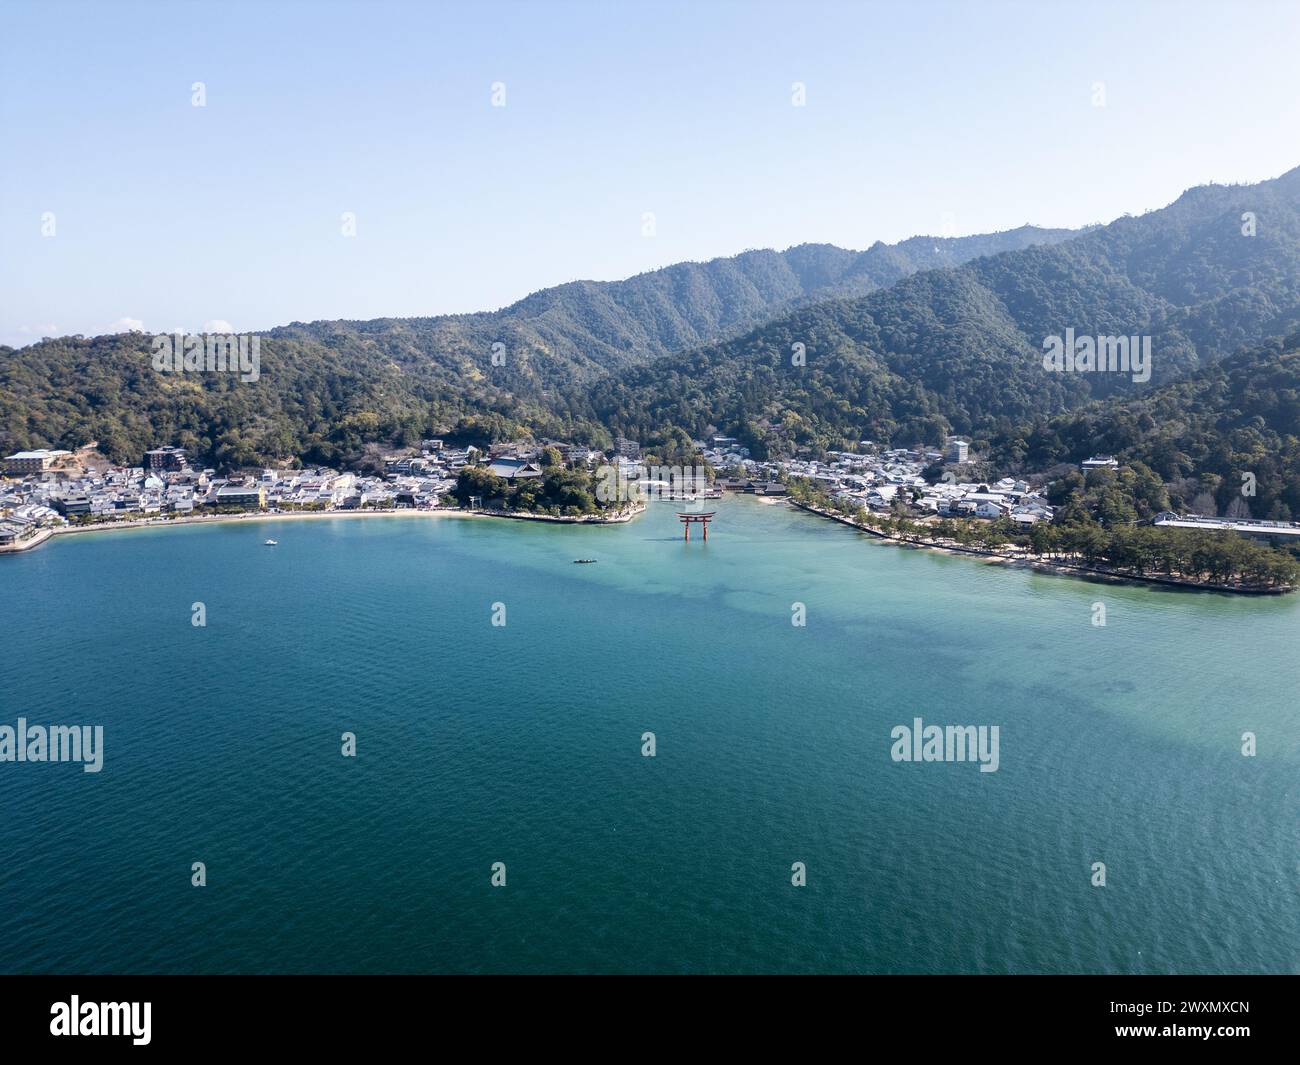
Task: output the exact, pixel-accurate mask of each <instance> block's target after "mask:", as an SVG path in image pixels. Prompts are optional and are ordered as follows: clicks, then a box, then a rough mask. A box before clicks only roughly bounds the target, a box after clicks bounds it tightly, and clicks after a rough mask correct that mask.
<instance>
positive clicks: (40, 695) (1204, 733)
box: [0, 498, 1300, 973]
mask: <svg viewBox="0 0 1300 1065" xmlns="http://www.w3.org/2000/svg"><path fill="white" fill-rule="evenodd" d="M717 509H718V511H719V514H718V518H717V521H716V523H715V525H714V529H713V531H712V533H711V534H710V535H711V539H710V542H709V543H708V544H707V545H705V544H702V543H699V542H698V541H695V542H692V543H691V544H689V545H686V544H683V543H682V542H681V541H680V539H679V531H678V527H677V525H676V523H675V520H674V518H673V510H674V508H673V507H671V506H669V505H666V504H653V505H652V506H651V509H650V510H649V511H648V512H647V513H646V514H645V515H644V516H643V517H641V518H639V519H638V520H636V521H635V522H633V523H631V524H629V525H626V526H620V527H613V528H563V527H551V526H544V525H538V524H533V523H523V522H505V521H489V520H464V519H457V518H450V517H443V518H427V517H394V518H381V517H368V518H364V519H334V520H311V521H285V522H278V523H242V524H235V525H218V526H190V527H184V528H173V529H161V530H145V531H122V532H107V533H93V534H87V535H79V536H68V537H59V538H56V540H55V541H54V542H52V543H50V544H47V545H45V546H43V547H41V548H39V549H37V550H35V551H32V552H28V553H26V554H24V555H21V556H18V557H12V558H3V559H0V632H2V633H3V646H4V654H3V657H2V658H0V724H10V725H13V724H14V723H15V722H16V720H17V718H18V717H19V716H25V717H26V718H27V719H28V720H29V721H31V722H33V723H58V724H82V723H84V724H102V725H103V726H104V730H105V761H104V768H103V771H102V772H100V773H98V774H88V773H83V772H82V771H81V769H80V768H79V767H77V766H75V765H66V764H57V765H51V764H15V763H0V970H3V971H6V972H13V971H18V972H29V971H41V972H46V971H55V972H64V971H77V972H83V971H85V972H100V971H104V972H134V971H163V972H194V971H199V972H271V971H276V972H279V971H287V972H426V971H431V972H447V971H451V972H498V971H506V972H520V971H526V972H534V971H545V972H552V971H562V972H569V971H580V972H587V971H598V972H646V971H650V972H718V971H721V972H809V971H812V972H994V973H1001V972H1133V973H1141V972H1157V973H1162V972H1300V789H1298V786H1297V785H1298V782H1300V710H1298V709H1297V679H1300V662H1298V660H1297V654H1296V651H1297V646H1298V641H1297V637H1298V636H1300V598H1297V597H1287V598H1281V599H1272V598H1267V599H1248V598H1233V597H1227V596H1219V595H1206V594H1196V593H1186V592H1174V591H1161V590H1152V589H1147V588H1139V587H1128V586H1109V585H1099V584H1090V583H1085V582H1082V581H1077V580H1072V579H1068V578H1060V577H1054V576H1049V575H1043V574H1034V573H1028V572H1024V571H1017V570H1006V569H1003V568H1000V567H995V566H989V565H984V564H982V563H979V562H976V561H972V560H970V559H966V558H950V557H945V556H941V555H937V554H934V553H931V552H920V551H911V550H904V549H899V548H894V547H890V546H887V545H882V544H878V543H874V542H872V541H870V540H869V539H867V538H866V537H864V536H862V535H861V534H858V533H855V532H854V531H852V530H850V529H847V528H845V527H843V526H839V525H835V524H833V523H830V522H826V521H823V520H821V519H817V518H815V517H812V516H809V515H806V514H803V513H799V512H795V511H791V510H789V509H786V508H785V507H781V506H772V505H766V504H763V503H760V502H757V501H755V500H751V499H731V498H729V499H727V500H725V501H723V502H722V503H721V504H720V505H719V506H718V507H717ZM268 536H274V537H275V538H276V539H278V540H279V546H278V547H275V548H269V547H265V546H263V544H262V541H263V540H264V539H265V538H266V537H268ZM579 557H596V558H598V559H599V560H600V561H599V562H598V564H596V565H594V566H574V565H573V564H572V560H573V559H574V558H579ZM195 602H202V603H204V604H205V607H206V611H207V624H206V626H205V627H201V628H200V627H195V626H193V625H192V624H191V605H192V604H193V603H195ZM796 602H799V603H803V604H804V605H805V608H806V611H807V625H806V626H805V627H796V626H793V625H791V621H790V619H791V609H792V604H793V603H796ZM1097 602H1101V603H1103V604H1105V606H1106V608H1107V624H1106V626H1105V627H1097V626H1094V625H1093V624H1092V616H1093V604H1095V603H1097ZM494 603H503V604H505V608H506V625H505V626H504V627H494V626H493V625H492V624H491V617H492V611H493V604H494ZM917 716H919V717H922V718H923V719H924V720H925V721H926V722H927V723H936V724H977V725H978V724H987V725H994V724H996V725H998V726H999V729H1000V767H999V769H998V771H997V772H995V773H980V772H979V771H978V768H977V766H976V765H974V764H969V763H965V764H950V763H921V764H904V763H895V762H893V761H892V760H891V759H890V756H889V752H890V747H891V740H890V730H891V729H892V728H893V727H894V726H895V725H898V724H910V723H911V722H912V719H913V718H914V717H917ZM344 731H352V732H354V733H355V734H356V736H357V745H358V756H357V757H356V758H355V759H347V758H344V757H342V756H341V754H340V736H341V734H342V733H343V732H344ZM646 731H652V732H654V733H655V737H656V744H657V754H656V756H655V757H654V758H646V757H643V756H642V754H641V747H642V740H641V737H642V734H643V733H644V732H646ZM1246 731H1251V732H1253V733H1255V734H1256V736H1257V742H1258V754H1257V755H1256V756H1255V757H1244V756H1243V755H1242V753H1241V736H1242V733H1243V732H1246ZM195 861H203V862H204V863H206V867H207V874H208V886H206V887H204V888H195V887H192V886H191V883H190V875H191V874H190V870H191V863H192V862H195ZM498 861H500V862H504V863H505V864H506V868H507V883H506V886H505V887H503V888H494V887H493V886H492V885H491V884H490V875H491V866H492V863H494V862H498ZM796 861H802V862H804V863H806V866H807V877H808V883H807V886H806V887H802V888H797V887H793V886H792V885H791V864H792V863H793V862H796ZM1095 861H1102V862H1105V863H1106V867H1107V886H1106V887H1104V888H1096V887H1093V886H1091V884H1090V867H1091V865H1092V863H1093V862H1095Z"/></svg>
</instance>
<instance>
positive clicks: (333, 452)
mask: <svg viewBox="0 0 1300 1065" xmlns="http://www.w3.org/2000/svg"><path fill="white" fill-rule="evenodd" d="M1071 235H1072V233H1071V231H1069V230H1044V229H1037V228H1034V227H1032V226H1024V227H1021V228H1020V229H1017V230H1011V231H1009V232H1006V233H996V234H989V235H985V236H972V237H959V238H937V237H914V238H912V239H911V240H908V241H904V242H902V243H901V244H897V245H893V246H889V245H885V244H879V243H878V244H876V245H874V246H873V247H871V248H870V249H868V250H867V251H865V252H852V251H845V250H844V249H842V248H836V247H833V246H831V245H801V246H799V247H796V248H791V249H789V250H788V251H785V252H774V251H754V252H746V253H744V254H742V255H738V256H735V257H732V258H730V259H715V260H712V261H711V262H707V263H680V264H678V265H676V266H671V267H668V268H666V269H663V270H657V271H653V272H651V273H647V274H641V275H639V276H637V277H633V278H629V279H627V280H625V281H618V282H574V283H572V284H569V285H562V286H559V287H558V288H554V289H547V290H545V291H542V292H538V293H535V294H534V295H532V296H529V297H528V298H527V299H525V300H522V301H520V302H519V303H517V304H515V305H513V306H511V307H508V308H506V309H505V310H503V311H498V312H495V313H484V314H471V315H452V316H445V317H441V318H423V319H421V318H412V319H377V320H374V321H368V322H345V321H338V322H314V323H310V324H303V323H295V324H293V325H290V326H285V327H283V328H280V329H274V330H271V331H270V332H268V333H266V334H264V335H263V339H262V344H261V357H262V373H261V378H260V380H258V381H257V382H249V383H245V382H237V381H236V379H235V378H234V377H233V376H231V377H227V375H223V374H190V375H167V374H160V373H157V372H155V371H154V370H153V369H152V367H151V364H150V358H149V347H148V340H147V338H145V337H142V336H140V335H138V334H137V335H130V334H124V335H115V336H101V337H93V338H84V337H61V338H58V339H53V340H46V341H42V342H40V343H38V344H34V345H31V346H30V347H26V348H23V349H20V350H14V349H10V348H5V347H3V346H0V448H3V449H4V451H5V452H6V453H7V452H8V451H12V450H17V449H21V448H31V447H69V448H73V447H78V446H81V445H83V444H85V443H88V442H90V441H94V440H97V441H99V443H100V446H101V450H103V451H104V453H105V454H107V455H108V456H110V457H111V458H113V459H115V460H118V461H127V460H132V461H134V460H135V459H137V458H138V457H139V455H140V454H141V452H142V451H143V450H144V449H145V448H147V447H152V446H154V445H155V444H156V443H158V442H161V441H166V442H172V443H176V444H178V445H179V446H182V447H185V448H186V449H187V450H188V451H189V452H190V453H191V454H193V455H195V456H197V457H200V458H202V459H204V460H206V461H210V462H213V463H216V464H218V465H221V466H241V465H254V464H259V463H264V462H269V461H273V460H284V459H291V458H302V459H303V460H305V461H309V462H322V463H328V464H346V463H348V462H352V461H355V460H356V459H357V458H358V457H359V456H360V455H361V454H362V452H363V451H364V449H365V446H366V445H367V444H373V443H384V444H392V445H403V444H409V443H413V442H416V441H418V439H419V438H420V437H421V436H422V435H424V436H427V435H429V434H430V433H437V432H446V431H447V429H448V427H455V426H456V425H457V424H458V423H459V422H460V420H461V419H462V418H469V419H471V422H470V425H469V428H468V429H467V433H468V437H467V438H470V439H473V440H476V441H481V440H494V439H502V438H505V437H507V436H511V435H523V434H525V433H527V432H529V431H532V432H535V433H537V434H540V435H547V436H552V437H557V438H561V439H573V440H577V441H584V442H588V443H591V444H594V445H599V446H605V445H607V444H608V443H609V441H610V437H609V433H608V432H607V430H606V428H605V427H604V426H602V425H600V424H598V423H597V422H595V421H593V411H592V407H591V404H590V403H589V402H588V400H587V396H586V388H585V382H587V381H589V380H591V379H592V378H593V376H595V375H599V374H602V373H604V372H605V371H606V370H607V369H608V368H609V367H611V366H620V367H626V366H628V365H630V364H632V363H635V362H636V361H638V360H643V359H646V358H649V357H652V356H655V355H660V354H662V353H663V352H665V351H671V350H677V349H679V348H684V347H687V346H690V345H692V344H697V343H699V342H700V340H701V339H703V338H708V337H714V336H722V335H726V334H728V333H729V332H732V331H734V330H735V329H737V328H739V326H740V325H742V324H752V323H753V322H755V321H759V320H763V319H765V318H766V317H768V316H770V314H772V313H776V311H778V310H780V309H782V308H785V307H789V306H790V305H792V304H794V303H797V302H800V301H804V300H808V299H813V298H816V297H818V296H820V295H823V294H825V293H831V292H852V293H858V292H865V291H870V290H872V289H873V288H875V287H878V286H879V285H884V284H890V283H892V282H893V281H894V280H896V279H897V278H898V277H901V276H904V275H905V274H907V273H909V272H911V271H914V270H917V269H923V268H930V267H933V266H936V265H945V264H949V263H958V262H963V261H965V260H966V259H968V258H969V257H970V256H973V255H981V254H987V253H990V252H994V251H998V250H1001V249H1004V248H1021V247H1026V246H1028V245H1031V244H1033V243H1035V242H1039V241H1041V242H1052V241H1057V240H1061V239H1064V238H1066V237H1068V236H1071ZM494 344H500V345H502V348H501V349H500V351H501V355H502V358H501V362H500V365H494V364H493V361H492V351H493V345H494ZM660 428H666V425H665V426H662V427H660ZM649 435H653V433H651V432H647V434H646V436H649Z"/></svg>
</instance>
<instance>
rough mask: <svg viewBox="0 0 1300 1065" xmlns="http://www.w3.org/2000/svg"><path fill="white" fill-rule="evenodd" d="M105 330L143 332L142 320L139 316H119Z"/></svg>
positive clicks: (111, 331) (112, 331)
mask: <svg viewBox="0 0 1300 1065" xmlns="http://www.w3.org/2000/svg"><path fill="white" fill-rule="evenodd" d="M105 332H108V333H137V332H140V333H142V332H144V322H142V321H140V319H139V318H119V319H118V320H117V321H116V322H114V323H113V324H112V325H110V326H109V327H108V329H107V330H105Z"/></svg>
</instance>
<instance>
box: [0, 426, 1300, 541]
mask: <svg viewBox="0 0 1300 1065" xmlns="http://www.w3.org/2000/svg"><path fill="white" fill-rule="evenodd" d="M693 446H694V449H695V456H694V464H693V465H691V466H685V467H683V466H671V467H670V466H667V465H665V464H664V462H663V461H662V460H661V459H660V458H659V457H657V456H656V455H655V454H654V453H653V451H652V450H651V449H645V448H643V447H642V445H640V444H639V443H637V442H636V441H632V440H626V439H619V440H617V441H616V442H615V446H614V447H613V448H610V449H607V450H600V449H594V448H590V447H586V446H584V445H576V444H571V443H565V442H562V441H552V440H543V441H533V440H524V441H514V442H501V443H494V444H490V445H487V446H485V447H483V448H479V447H474V446H453V445H451V444H449V443H448V442H446V441H445V440H443V439H439V438H430V439H426V440H423V441H421V443H420V445H419V447H417V448H406V449H400V450H396V451H394V452H393V453H391V454H385V455H383V456H382V457H381V458H380V459H379V460H378V462H377V464H382V470H380V469H375V470H373V471H372V472H349V471H339V470H334V469H327V468H324V467H313V466H308V467H301V468H299V467H293V468H283V469H270V468H268V469H262V470H255V471H243V472H241V473H238V474H224V475H223V474H219V473H218V471H217V470H215V469H213V468H210V467H202V466H200V465H196V464H194V463H192V462H191V459H190V456H188V455H187V454H186V452H185V450H184V449H182V448H180V447H176V446H171V445H166V446H159V447H155V448H152V449H150V450H148V451H146V452H144V454H143V455H141V457H140V463H139V465H133V466H123V465H117V464H113V463H110V462H109V461H107V460H106V459H105V458H103V457H102V456H101V455H99V454H98V452H97V451H96V449H95V445H94V444H91V445H88V446H86V447H83V448H81V449H79V450H78V451H75V452H74V451H67V450H55V449H37V450H29V451H19V452H16V453H14V454H11V455H8V456H6V457H5V459H4V475H5V477H4V480H3V481H2V482H0V551H17V550H23V549H25V548H27V547H32V546H36V544H38V543H40V542H43V541H44V540H45V539H47V538H48V537H49V536H50V535H52V534H53V533H55V532H58V531H73V530H80V529H89V528H103V527H109V526H117V525H127V524H129V525H139V524H165V523H175V522H178V521H190V520H213V519H218V518H223V517H224V518H227V519H234V518H237V517H240V516H251V515H258V514H262V515H291V514H312V513H316V514H320V513H364V512H372V513H374V512H378V513H391V512H396V511H403V510H416V511H433V510H438V509H448V508H455V509H468V510H470V511H473V512H476V513H484V514H499V515H501V516H521V515H520V514H519V513H517V512H513V511H512V510H511V508H503V507H502V506H501V504H500V503H499V502H498V501H494V500H491V499H489V500H486V501H485V500H484V499H483V498H482V497H470V498H469V499H468V500H466V499H465V498H464V495H463V493H461V494H460V495H458V494H457V492H456V489H457V485H458V482H459V481H460V479H461V477H462V474H463V473H464V472H465V471H466V470H473V471H475V472H479V473H484V474H490V475H491V477H490V478H489V480H492V481H494V482H495V483H498V484H502V485H509V486H515V487H518V486H520V485H523V484H525V483H526V482H528V481H534V480H536V481H540V480H541V479H543V478H545V476H546V474H547V470H548V468H549V467H550V466H553V465H554V464H555V463H556V462H557V461H558V462H559V463H562V464H563V465H564V467H565V468H568V469H575V470H583V471H587V472H588V473H590V474H596V473H603V472H608V473H610V474H611V475H612V480H613V483H615V484H617V485H620V486H628V487H630V488H631V492H632V495H633V497H634V499H635V500H636V501H638V502H639V501H643V500H647V499H668V500H678V501H680V500H698V499H710V498H718V497H719V496H721V495H722V493H723V492H724V491H729V492H738V493H747V494H754V495H760V496H778V497H780V496H786V495H787V494H788V492H789V486H790V485H791V484H792V483H793V484H802V485H807V486H811V487H812V489H813V490H814V491H815V492H817V493H818V494H819V497H821V498H824V499H825V500H828V501H830V502H831V504H832V505H833V506H834V507H835V508H836V509H837V510H839V511H840V512H842V513H849V514H852V513H858V514H867V515H870V514H876V515H893V516H895V517H898V518H902V519H904V520H910V521H914V522H917V523H919V524H920V526H921V527H927V526H928V524H933V523H935V522H940V521H947V520H949V519H967V520H969V521H973V522H991V523H1001V525H1000V527H1003V528H1010V529H1019V530H1021V531H1028V530H1030V529H1032V527H1033V526H1035V525H1037V524H1039V523H1044V524H1048V525H1050V524H1051V522H1052V520H1053V517H1054V516H1055V508H1054V507H1053V506H1052V504H1051V503H1050V502H1049V500H1048V498H1047V495H1046V494H1045V492H1046V489H1045V478H1044V477H1042V476H1039V477H1032V478H1019V477H1003V478H1000V479H997V480H992V481H990V480H980V479H979V478H978V477H975V476H973V471H974V470H975V469H977V468H978V466H977V464H976V463H975V462H974V461H973V456H972V454H971V451H970V444H969V442H968V441H966V440H964V439H961V438H957V437H953V438H949V439H948V440H947V441H945V443H944V444H943V446H942V447H938V448H924V447H918V448H884V447H879V446H877V445H876V444H875V443H874V442H873V441H870V440H863V441H860V443H859V445H858V448H857V449H856V450H853V451H829V452H826V453H825V454H824V455H821V456H820V457H817V458H813V457H811V455H805V456H802V457H799V456H796V457H790V458H781V459H770V460H762V461H759V460H756V459H754V458H753V457H752V456H751V454H750V450H749V449H748V448H746V447H744V446H742V445H741V444H740V443H739V441H738V440H737V439H735V438H734V437H729V436H721V435H715V436H712V437H711V438H709V439H707V440H697V441H693ZM1119 466H1120V463H1119V462H1118V460H1116V459H1115V458H1113V457H1111V456H1107V455H1097V456H1093V457H1090V458H1088V459H1086V460H1085V461H1083V462H1082V463H1081V464H1080V470H1081V472H1082V473H1083V474H1085V475H1086V474H1088V473H1090V472H1091V471H1096V470H1117V469H1118V468H1119ZM619 498H620V499H623V498H626V497H624V496H621V495H620V496H619ZM467 503H468V507H466V504H467ZM813 509H816V508H813ZM611 513H612V512H611ZM539 516H542V517H546V515H539ZM629 516H630V512H629V511H627V510H620V511H619V512H618V517H619V519H620V520H626V519H627V517H629ZM551 520H566V519H565V518H564V517H563V516H561V515H560V514H558V513H557V514H555V515H553V516H552V518H551ZM567 520H577V519H573V518H570V519H567ZM585 520H601V519H600V518H599V517H593V516H590V515H588V516H586V518H585ZM1151 524H1152V525H1155V526H1163V527H1168V528H1171V529H1201V530H1206V531H1217V532H1223V531H1231V532H1236V533H1239V534H1242V535H1244V536H1247V537H1253V538H1257V539H1265V540H1269V541H1271V542H1272V543H1274V544H1278V543H1300V524H1297V523H1283V522H1264V521H1253V520H1249V519H1240V518H1237V519H1222V518H1218V517H1216V516H1212V515H1195V514H1176V513H1172V512H1165V513H1161V514H1159V515H1157V516H1156V517H1155V519H1154V520H1153V521H1152V522H1151Z"/></svg>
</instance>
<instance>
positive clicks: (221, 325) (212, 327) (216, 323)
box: [203, 318, 235, 333]
mask: <svg viewBox="0 0 1300 1065" xmlns="http://www.w3.org/2000/svg"><path fill="white" fill-rule="evenodd" d="M234 331H235V327H234V326H233V325H231V324H230V323H229V322H227V321H226V320H225V319H224V318H213V319H212V321H210V322H204V323H203V332H205V333H233V332H234Z"/></svg>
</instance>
